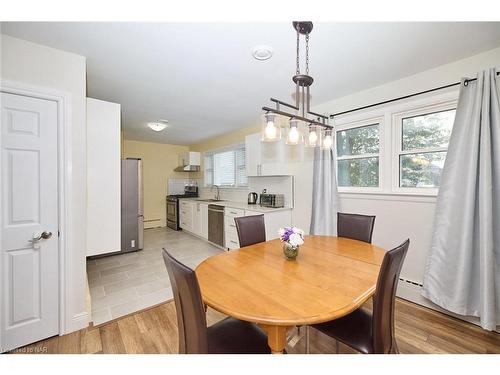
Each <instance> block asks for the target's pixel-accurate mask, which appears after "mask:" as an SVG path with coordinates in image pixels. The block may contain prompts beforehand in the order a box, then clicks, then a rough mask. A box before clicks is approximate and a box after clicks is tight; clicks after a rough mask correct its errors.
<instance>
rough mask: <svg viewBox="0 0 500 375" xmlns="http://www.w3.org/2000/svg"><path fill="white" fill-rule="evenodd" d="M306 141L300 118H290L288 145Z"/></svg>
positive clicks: (287, 136) (287, 135)
mask: <svg viewBox="0 0 500 375" xmlns="http://www.w3.org/2000/svg"><path fill="white" fill-rule="evenodd" d="M303 142H304V138H303V135H302V129H301V126H300V121H299V120H290V122H289V125H288V132H287V134H286V144H287V145H300V144H302V143H303Z"/></svg>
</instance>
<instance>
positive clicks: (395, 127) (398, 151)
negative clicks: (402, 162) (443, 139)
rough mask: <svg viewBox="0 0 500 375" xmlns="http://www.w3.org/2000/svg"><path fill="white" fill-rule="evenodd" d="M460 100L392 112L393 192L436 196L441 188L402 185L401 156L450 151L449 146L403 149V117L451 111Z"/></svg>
mask: <svg viewBox="0 0 500 375" xmlns="http://www.w3.org/2000/svg"><path fill="white" fill-rule="evenodd" d="M457 103H458V100H457V99H454V100H448V101H443V102H439V103H435V104H432V105H424V106H419V107H418V108H414V109H412V110H406V111H400V112H397V113H393V114H392V121H391V122H392V142H393V143H392V150H393V151H392V153H391V154H392V173H391V175H392V189H391V190H392V192H393V193H397V194H411V195H430V196H436V195H437V194H438V192H439V188H432V187H427V188H417V187H400V186H399V182H400V181H399V179H400V175H399V174H400V170H399V158H400V156H401V155H406V154H418V153H423V152H439V151H448V147H429V148H424V149H414V150H406V151H403V150H402V127H403V119H404V118H408V117H414V116H420V115H425V114H429V113H435V112H443V111H449V110H452V109H456V108H457Z"/></svg>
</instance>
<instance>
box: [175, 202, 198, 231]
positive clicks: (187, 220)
mask: <svg viewBox="0 0 500 375" xmlns="http://www.w3.org/2000/svg"><path fill="white" fill-rule="evenodd" d="M179 207H180V209H179V221H180V227H181V228H182V229H183V230H187V231H188V232H193V229H194V223H193V219H194V218H193V216H194V209H195V204H194V202H190V201H185V200H181V201H180V204H179Z"/></svg>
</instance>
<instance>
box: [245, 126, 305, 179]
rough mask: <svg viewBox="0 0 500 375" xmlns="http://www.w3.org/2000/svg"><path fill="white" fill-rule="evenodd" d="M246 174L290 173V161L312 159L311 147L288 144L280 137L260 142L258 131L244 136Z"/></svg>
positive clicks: (276, 174)
mask: <svg viewBox="0 0 500 375" xmlns="http://www.w3.org/2000/svg"><path fill="white" fill-rule="evenodd" d="M245 147H246V158H247V159H246V167H247V176H285V175H290V174H293V173H291V169H290V167H291V163H297V162H303V161H307V160H312V158H313V149H311V148H306V147H304V146H303V145H299V146H289V145H286V144H285V139H284V138H282V139H281V140H279V141H278V142H261V140H260V133H256V134H250V135H248V136H246V138H245Z"/></svg>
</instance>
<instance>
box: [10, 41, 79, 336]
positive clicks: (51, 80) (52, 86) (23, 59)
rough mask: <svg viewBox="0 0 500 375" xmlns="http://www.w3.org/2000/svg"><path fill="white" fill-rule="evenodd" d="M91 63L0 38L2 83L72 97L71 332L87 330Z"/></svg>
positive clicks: (70, 114) (44, 48) (69, 207)
mask: <svg viewBox="0 0 500 375" xmlns="http://www.w3.org/2000/svg"><path fill="white" fill-rule="evenodd" d="M85 70H86V61H85V58H84V57H82V56H78V55H75V54H72V53H67V52H63V51H59V50H56V49H53V48H49V47H45V46H42V45H39V44H35V43H31V42H27V41H24V40H21V39H17V38H12V37H10V36H6V35H3V34H2V35H1V78H2V80H9V81H14V82H18V83H23V84H25V85H28V86H31V87H40V88H44V89H49V90H57V91H62V92H65V93H66V94H68V96H69V97H70V108H69V110H70V113H69V125H70V126H71V155H69V158H70V159H71V160H70V162H71V179H72V188H71V191H70V192H69V196H70V202H68V211H69V213H70V225H71V228H72V232H71V233H69V236H70V238H69V240H70V248H69V249H68V252H67V256H68V257H69V263H70V267H69V274H68V275H67V276H68V279H67V283H68V286H69V292H68V294H67V298H68V299H69V301H68V302H69V303H68V309H69V311H68V313H69V314H68V315H69V316H70V321H69V322H68V325H67V329H68V332H70V331H73V330H77V329H80V328H83V327H85V326H87V313H86V306H85V288H86V262H85V255H86V231H85V228H86V184H87V180H86V178H87V176H86V131H85V127H86V125H85V107H86V104H85V97H86V71H85Z"/></svg>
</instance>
